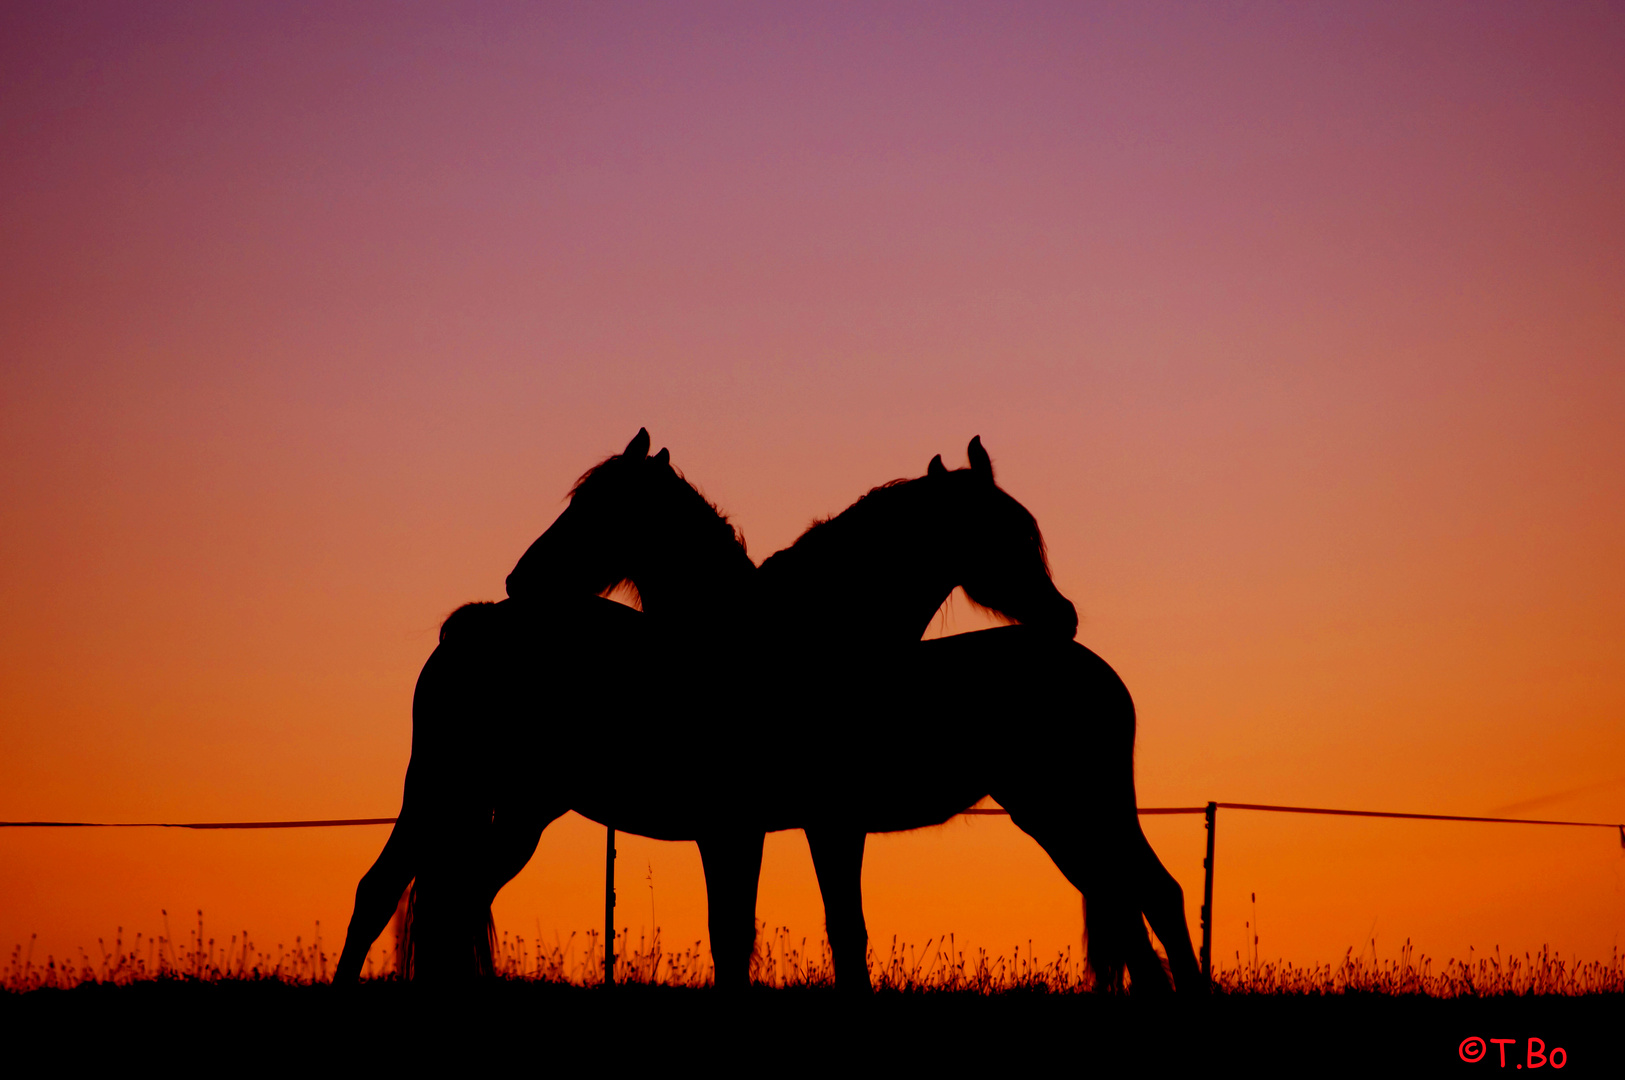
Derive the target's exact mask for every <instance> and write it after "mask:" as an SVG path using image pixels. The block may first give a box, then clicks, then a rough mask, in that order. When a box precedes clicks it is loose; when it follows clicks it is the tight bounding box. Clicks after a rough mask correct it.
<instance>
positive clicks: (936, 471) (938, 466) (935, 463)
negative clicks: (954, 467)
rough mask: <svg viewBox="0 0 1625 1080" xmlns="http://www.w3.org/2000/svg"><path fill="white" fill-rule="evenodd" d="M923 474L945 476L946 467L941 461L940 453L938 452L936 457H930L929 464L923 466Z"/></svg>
mask: <svg viewBox="0 0 1625 1080" xmlns="http://www.w3.org/2000/svg"><path fill="white" fill-rule="evenodd" d="M925 475H927V476H947V475H948V467H947V466H946V465H944V464H943V463H942V455H941V454H938V455H937V456H936V457H934V458H932V459H931V464H929V465H927V466H926V467H925Z"/></svg>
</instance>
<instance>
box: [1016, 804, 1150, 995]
mask: <svg viewBox="0 0 1625 1080" xmlns="http://www.w3.org/2000/svg"><path fill="white" fill-rule="evenodd" d="M994 797H995V798H997V799H998V800H999V802H1000V803H1002V804H1003V805H1004V806H1005V808H1006V809H1007V810H1009V811H1010V819H1011V820H1012V821H1013V822H1015V824H1016V825H1017V827H1019V828H1020V829H1021V830H1022V831H1023V832H1025V833H1026V834H1027V835H1029V836H1031V837H1032V838H1033V839H1034V840H1037V841H1038V843H1039V845H1040V846H1041V847H1042V848H1043V849H1044V850H1045V851H1046V852H1047V853H1048V854H1049V857H1050V858H1051V859H1053V860H1054V861H1055V865H1056V866H1057V867H1058V868H1059V869H1060V871H1061V873H1063V874H1065V875H1066V878H1067V880H1068V881H1070V882H1072V884H1073V885H1075V886H1076V887H1077V888H1078V891H1079V892H1081V893H1083V895H1084V902H1085V908H1084V911H1085V915H1084V926H1085V932H1086V934H1087V937H1088V942H1089V956H1088V960H1089V968H1090V971H1091V972H1092V973H1093V975H1094V978H1095V988H1096V989H1097V990H1100V991H1103V992H1108V993H1110V992H1114V991H1119V990H1121V989H1122V986H1123V974H1124V972H1125V971H1126V972H1127V973H1128V976H1129V978H1130V979H1131V980H1132V981H1133V983H1134V987H1135V989H1136V990H1138V991H1140V992H1142V993H1144V992H1146V991H1150V992H1153V993H1155V992H1159V991H1166V990H1169V989H1171V988H1172V987H1171V986H1170V983H1169V980H1168V972H1167V970H1166V969H1165V968H1164V967H1163V965H1162V959H1161V958H1160V957H1159V956H1157V951H1156V949H1154V948H1152V946H1151V938H1150V935H1149V934H1147V932H1146V927H1145V920H1144V918H1142V916H1141V914H1140V911H1141V909H1140V903H1139V899H1138V897H1139V889H1138V888H1137V887H1136V885H1137V882H1138V878H1139V875H1138V874H1137V873H1136V871H1137V869H1138V867H1137V866H1136V860H1134V859H1131V858H1130V857H1129V856H1130V855H1131V854H1133V853H1134V850H1135V849H1133V848H1132V847H1129V846H1128V845H1127V844H1125V843H1123V841H1125V840H1127V839H1129V838H1128V837H1126V836H1123V837H1111V836H1100V835H1098V833H1099V830H1098V829H1095V830H1092V829H1090V828H1088V827H1087V826H1086V825H1085V824H1083V822H1082V821H1081V820H1079V815H1078V814H1077V812H1076V811H1075V810H1068V811H1060V810H1056V809H1053V808H1048V807H1042V806H1023V805H1022V803H1023V802H1024V800H1021V799H1019V798H1018V799H1014V800H1013V802H1014V805H1012V801H1007V800H1006V799H1005V798H1001V797H999V795H997V794H995V796H994ZM1132 824H1133V826H1134V828H1135V829H1136V831H1137V830H1138V824H1139V823H1138V821H1134V822H1132Z"/></svg>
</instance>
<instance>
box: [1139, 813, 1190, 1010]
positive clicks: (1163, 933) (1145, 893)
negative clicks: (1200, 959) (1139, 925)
mask: <svg viewBox="0 0 1625 1080" xmlns="http://www.w3.org/2000/svg"><path fill="white" fill-rule="evenodd" d="M1138 848H1139V851H1138V858H1137V859H1136V860H1135V861H1136V862H1137V863H1138V864H1139V868H1140V870H1139V881H1140V893H1141V900H1140V905H1141V907H1142V908H1143V909H1144V910H1145V917H1146V920H1147V921H1148V922H1150V923H1151V929H1152V930H1153V931H1155V932H1156V935H1157V937H1158V938H1159V939H1160V940H1161V941H1162V948H1163V951H1165V952H1166V953H1167V954H1168V966H1169V967H1170V968H1172V969H1173V976H1174V988H1175V989H1176V990H1185V991H1190V990H1194V991H1196V992H1198V993H1206V992H1207V989H1208V985H1207V980H1205V979H1203V978H1202V967H1201V965H1200V964H1198V963H1197V962H1196V949H1195V947H1194V946H1193V945H1192V944H1191V930H1190V924H1189V923H1187V922H1186V921H1185V890H1184V889H1182V888H1180V885H1179V882H1178V881H1175V880H1174V876H1173V875H1172V874H1170V873H1169V872H1168V868H1167V867H1165V866H1163V865H1162V860H1161V859H1159V858H1157V853H1156V852H1155V851H1153V850H1152V849H1151V842H1150V841H1149V840H1147V839H1146V838H1145V833H1144V832H1141V833H1140V837H1139V844H1138Z"/></svg>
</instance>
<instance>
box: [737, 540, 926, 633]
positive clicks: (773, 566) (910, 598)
mask: <svg viewBox="0 0 1625 1080" xmlns="http://www.w3.org/2000/svg"><path fill="white" fill-rule="evenodd" d="M832 539H833V538H832ZM889 539H890V540H891V541H895V540H896V536H895V535H893V536H891V537H890V538H889ZM885 547H886V549H887V550H886V551H877V550H876V544H875V542H874V536H873V535H872V534H871V535H864V534H863V533H862V532H860V531H856V530H849V531H847V532H846V533H845V534H844V535H843V536H841V537H840V538H839V539H838V541H837V542H832V543H821V544H818V545H816V546H814V547H811V548H808V549H805V550H803V549H800V548H798V547H792V548H789V549H787V550H785V551H782V552H780V553H778V554H777V555H774V556H773V557H772V558H770V559H768V560H767V561H766V562H764V563H763V564H762V569H761V570H760V571H758V575H759V589H758V603H759V604H761V605H762V606H764V607H765V608H766V609H767V610H766V611H765V612H763V614H764V615H765V616H766V618H767V620H768V622H769V624H770V625H773V626H775V628H776V629H777V631H778V632H779V633H782V634H788V635H791V636H794V637H798V638H802V639H806V640H813V639H818V640H822V641H830V640H832V639H837V638H838V639H839V640H841V641H843V642H845V643H847V644H848V645H850V646H853V647H859V648H868V647H877V646H881V647H888V646H895V645H903V644H907V643H909V642H914V641H918V640H919V639H920V637H921V636H922V635H923V634H924V633H925V631H926V629H927V627H929V626H930V624H931V618H932V616H934V615H935V614H936V613H937V610H938V609H939V608H941V607H942V605H943V603H944V602H946V601H947V599H948V594H949V593H951V592H953V589H954V585H955V584H957V583H956V582H955V581H954V580H953V578H952V576H951V575H950V574H949V573H948V571H947V568H946V566H944V565H943V563H942V560H941V559H938V558H933V557H932V556H933V553H934V552H935V551H936V550H937V549H936V548H935V547H934V545H931V544H928V543H920V544H906V543H905V544H901V545H899V544H896V543H895V542H892V543H887V544H886V545H885Z"/></svg>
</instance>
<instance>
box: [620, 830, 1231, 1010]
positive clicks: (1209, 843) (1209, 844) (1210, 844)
mask: <svg viewBox="0 0 1625 1080" xmlns="http://www.w3.org/2000/svg"><path fill="white" fill-rule="evenodd" d="M1208 846H1209V847H1211V846H1212V841H1211V840H1210V841H1208ZM604 985H605V986H614V985H615V828H614V826H610V828H609V831H608V833H607V838H606V839H605V841H604Z"/></svg>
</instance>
